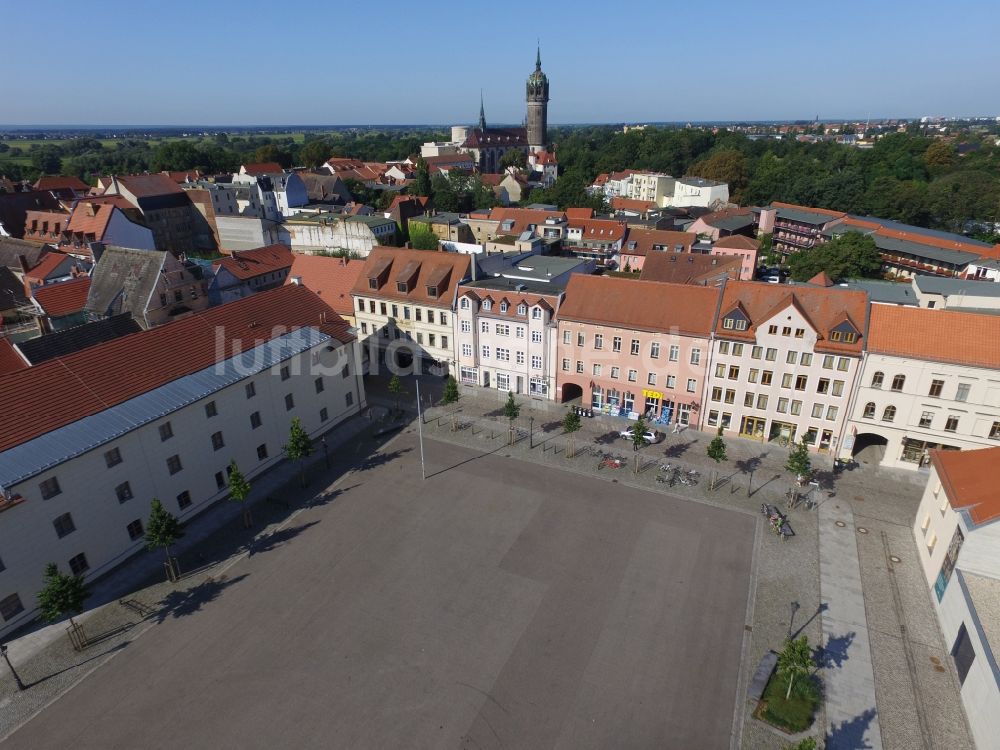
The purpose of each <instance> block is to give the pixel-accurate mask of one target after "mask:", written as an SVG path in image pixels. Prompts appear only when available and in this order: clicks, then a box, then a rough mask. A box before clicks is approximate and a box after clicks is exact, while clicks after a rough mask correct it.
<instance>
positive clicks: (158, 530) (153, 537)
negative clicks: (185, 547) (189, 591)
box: [145, 497, 184, 581]
mask: <svg viewBox="0 0 1000 750" xmlns="http://www.w3.org/2000/svg"><path fill="white" fill-rule="evenodd" d="M150 506H151V507H150V511H149V520H148V521H147V522H146V535H145V539H146V549H149V550H152V549H156V548H157V547H163V551H164V553H165V554H166V560H164V562H163V565H164V567H165V568H166V569H167V578H168V580H171V581H176V580H177V575H178V571H177V562H176V561H175V560H174V558H173V557H171V556H170V545H172V544H175V543H176V542H177V540H178V539H180V538H181V537H182V536H184V530H183V528H182V526H181V522H180V521H178V520H177V518H176V517H175V516H174V515H172V514H171V513H170V512H169V511H168V510H167V509H166V508H164V507H163V503H161V502H160V501H159V500H157V499H156V498H155V497H154V498H153V502H152V503H151V504H150Z"/></svg>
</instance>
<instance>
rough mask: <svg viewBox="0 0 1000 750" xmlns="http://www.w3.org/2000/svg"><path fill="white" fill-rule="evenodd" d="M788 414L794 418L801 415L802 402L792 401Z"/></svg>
mask: <svg viewBox="0 0 1000 750" xmlns="http://www.w3.org/2000/svg"><path fill="white" fill-rule="evenodd" d="M788 413H789V414H792V415H793V416H796V417H797V416H799V414H801V413H802V402H801V401H796V400H794V399H793V400H792V408H791V409H789V410H788Z"/></svg>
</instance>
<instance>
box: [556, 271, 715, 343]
mask: <svg viewBox="0 0 1000 750" xmlns="http://www.w3.org/2000/svg"><path fill="white" fill-rule="evenodd" d="M718 299H719V290H718V289H716V288H713V287H704V286H686V285H683V284H664V283H661V282H658V281H636V280H634V279H624V278H616V277H609V276H587V275H584V274H578V273H575V274H573V275H572V276H571V277H570V280H569V284H567V286H566V298H565V299H564V300H563V303H562V306H561V307H560V308H559V319H560V320H573V321H579V322H582V323H594V324H597V325H612V326H621V327H623V328H634V329H636V330H643V331H677V332H678V333H681V334H684V335H688V336H708V335H709V334H710V333H711V332H712V321H713V318H714V316H715V308H716V304H717V302H718Z"/></svg>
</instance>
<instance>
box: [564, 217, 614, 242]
mask: <svg viewBox="0 0 1000 750" xmlns="http://www.w3.org/2000/svg"><path fill="white" fill-rule="evenodd" d="M568 226H569V227H570V228H574V229H580V230H582V232H581V235H580V239H581V240H607V241H608V242H617V241H618V240H621V239H624V238H625V230H626V229H627V227H626V225H625V224H624V223H622V222H620V221H609V220H608V219H570V220H569V222H568Z"/></svg>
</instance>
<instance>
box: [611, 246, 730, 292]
mask: <svg viewBox="0 0 1000 750" xmlns="http://www.w3.org/2000/svg"><path fill="white" fill-rule="evenodd" d="M622 253H623V254H625V253H628V254H631V253H632V251H631V250H622ZM742 267H743V261H742V260H741V259H740V258H738V257H735V256H729V257H727V256H725V255H702V254H701V253H675V252H673V251H668V252H660V251H652V252H650V253H648V254H647V255H646V259H645V260H644V261H643V264H642V274H641V275H640V276H639V278H640V279H641V280H642V281H663V282H669V283H672V284H701V285H704V284H706V283H711V282H714V281H717V280H721V279H723V278H730V279H738V278H739V277H740V270H741V269H742Z"/></svg>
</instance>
